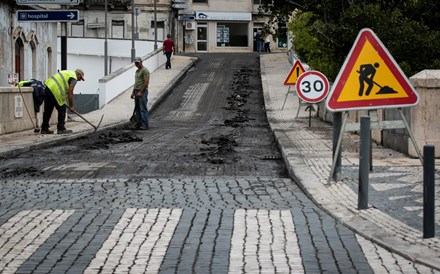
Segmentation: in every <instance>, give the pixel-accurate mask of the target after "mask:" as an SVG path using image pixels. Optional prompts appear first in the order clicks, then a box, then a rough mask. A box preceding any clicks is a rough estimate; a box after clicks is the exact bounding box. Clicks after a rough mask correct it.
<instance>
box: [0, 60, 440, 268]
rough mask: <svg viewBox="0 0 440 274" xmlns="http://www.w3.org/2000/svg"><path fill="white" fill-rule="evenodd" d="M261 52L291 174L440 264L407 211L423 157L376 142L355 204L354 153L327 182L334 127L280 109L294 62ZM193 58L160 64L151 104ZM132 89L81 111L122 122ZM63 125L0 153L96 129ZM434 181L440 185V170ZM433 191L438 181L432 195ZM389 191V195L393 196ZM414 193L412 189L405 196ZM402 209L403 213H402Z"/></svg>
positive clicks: (291, 105)
mask: <svg viewBox="0 0 440 274" xmlns="http://www.w3.org/2000/svg"><path fill="white" fill-rule="evenodd" d="M260 57H261V59H260V64H261V77H262V84H263V90H264V96H265V104H266V111H267V117H268V120H269V123H270V126H271V128H272V130H273V132H274V135H275V137H276V139H277V141H278V143H279V146H280V149H281V151H282V154H283V158H284V161H285V163H286V165H287V167H288V169H289V174H290V176H291V177H292V178H293V179H294V180H295V181H296V182H297V183H298V184H299V186H300V187H302V188H303V189H304V191H305V192H306V193H307V194H308V196H309V197H310V198H311V199H313V200H314V201H315V202H316V203H317V204H318V205H320V206H321V208H323V209H324V210H326V211H327V212H328V213H329V214H331V215H332V216H333V217H334V218H336V219H338V220H339V221H340V222H341V223H344V224H345V225H347V226H348V227H350V228H351V229H353V230H354V231H356V232H357V233H359V234H360V235H362V236H363V237H365V238H367V239H369V240H371V241H373V242H375V243H378V244H380V245H381V246H383V247H385V248H387V249H388V250H390V251H393V252H396V253H398V254H400V255H402V256H403V257H405V258H407V259H409V260H412V261H414V262H417V263H422V264H425V265H428V266H430V267H433V268H435V269H437V270H440V238H439V231H438V230H437V233H436V235H437V236H436V237H435V238H431V239H423V233H422V231H421V229H415V228H414V227H422V225H423V224H419V226H414V225H413V226H409V225H408V223H409V222H411V221H412V219H414V218H411V216H413V215H411V214H410V213H411V212H412V214H415V216H418V215H417V214H418V212H420V205H423V201H420V188H422V189H423V186H421V184H420V182H421V180H422V172H423V170H422V167H421V165H420V161H419V160H418V159H412V158H409V157H407V156H405V155H403V154H399V153H396V152H390V151H389V150H387V149H384V148H380V147H378V148H375V149H374V152H373V156H374V159H373V164H374V171H373V172H372V173H371V174H370V190H371V191H370V195H371V196H370V203H371V206H370V207H369V209H367V210H357V183H358V163H359V160H358V156H357V153H352V152H344V151H343V159H342V173H341V175H342V181H339V182H334V181H332V182H331V183H330V184H327V179H328V176H329V174H330V168H331V162H332V159H331V155H332V141H331V138H330V139H329V138H328V136H331V131H332V127H331V125H329V124H327V123H324V122H320V121H318V120H317V119H316V118H315V119H313V121H312V126H311V127H309V126H308V120H307V118H305V117H306V115H307V114H308V112H305V111H304V110H301V111H300V113H301V115H300V117H299V118H297V119H295V116H296V113H297V110H298V99H297V97H294V96H293V95H292V94H289V96H288V98H287V102H286V105H285V108H284V109H281V106H282V105H283V102H284V99H285V96H286V92H287V87H286V86H284V85H283V82H284V78H285V77H286V75H287V73H288V72H289V71H290V68H291V64H290V63H289V62H288V60H287V55H286V54H285V53H276V54H264V55H261V56H260ZM195 61H196V60H195V59H193V58H190V57H185V56H175V57H174V59H173V69H172V70H165V68H164V66H162V67H161V68H159V69H158V70H156V71H154V72H153V73H152V75H151V82H150V87H149V104H148V105H149V109H151V108H154V107H155V106H156V105H157V103H158V102H159V101H160V100H161V98H162V97H163V96H164V95H165V94H166V93H167V92H169V91H171V90H172V87H173V86H174V85H175V84H177V83H178V82H179V80H180V79H181V78H182V77H183V76H184V75H185V73H186V72H187V71H188V70H189V69H190V68H191V66H192V65H193V63H194V62H195ZM130 93H131V90H127V91H125V92H124V93H123V94H121V95H120V96H118V97H117V98H115V99H114V100H113V101H111V102H110V103H109V104H107V105H106V106H105V107H104V108H102V109H99V110H96V111H93V112H91V113H87V114H85V115H84V117H85V118H86V119H88V120H89V121H91V122H92V123H93V124H95V125H96V124H98V123H99V120H100V119H101V117H102V115H104V118H103V120H102V123H101V126H100V129H104V128H108V127H111V126H115V125H118V124H122V123H126V122H127V121H128V119H129V118H130V116H131V115H132V111H133V101H132V99H130ZM303 108H304V107H303ZM66 126H67V128H68V129H72V130H73V131H74V133H73V134H71V135H57V134H54V135H40V134H35V133H34V132H33V129H31V130H27V131H24V132H18V133H13V134H7V135H2V136H0V158H2V157H9V156H11V155H14V154H18V153H20V152H23V151H28V150H32V149H36V148H38V147H43V146H47V145H50V144H54V143H57V142H64V141H67V140H70V139H73V138H77V137H79V136H83V135H87V134H89V133H90V132H93V130H94V129H93V128H92V127H91V126H90V125H89V124H87V123H86V122H84V121H82V120H81V119H80V118H79V117H75V118H74V121H70V122H68V123H67V124H66ZM344 138H345V137H344ZM439 164H440V161H439V160H437V162H436V166H439ZM436 183H437V186H439V183H440V180H439V178H438V176H437V177H436ZM402 187H405V189H407V190H408V193H406V194H402V193H400V191H402V189H401V188H402ZM438 189H439V187H437V193H438V191H439V190H438ZM373 191H374V192H373ZM394 192H395V194H393V193H394ZM373 193H374V195H373ZM390 193H391V194H392V195H394V196H392V197H391V196H390ZM414 193H415V194H416V195H413V196H411V195H410V194H414ZM413 197H417V198H413ZM437 197H439V195H438V194H437ZM393 201H398V205H404V206H399V208H397V209H396V208H393V207H392V206H391V203H392V202H393ZM400 208H403V209H400ZM398 210H401V211H398ZM402 212H406V213H404V214H402ZM439 215H440V213H439V205H437V215H436V220H437V227H438V224H439ZM419 217H420V216H419ZM408 218H409V219H410V220H408Z"/></svg>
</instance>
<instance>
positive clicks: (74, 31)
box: [70, 20, 84, 37]
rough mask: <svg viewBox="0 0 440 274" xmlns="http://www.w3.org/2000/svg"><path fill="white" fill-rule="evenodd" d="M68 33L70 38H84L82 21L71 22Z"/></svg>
mask: <svg viewBox="0 0 440 274" xmlns="http://www.w3.org/2000/svg"><path fill="white" fill-rule="evenodd" d="M70 33H71V36H72V37H84V20H79V21H78V22H72V24H71V27H70Z"/></svg>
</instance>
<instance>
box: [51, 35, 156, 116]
mask: <svg viewBox="0 0 440 274" xmlns="http://www.w3.org/2000/svg"><path fill="white" fill-rule="evenodd" d="M104 42H105V40H104V39H96V38H70V37H69V38H68V39H67V69H71V70H74V69H76V68H81V69H83V70H84V74H85V75H84V76H85V79H86V80H85V81H84V82H82V81H80V82H79V83H78V84H77V86H76V87H75V94H97V93H99V94H100V96H99V97H100V98H99V107H102V106H103V105H104V104H105V103H107V102H109V101H110V100H111V99H113V98H114V97H115V96H117V95H118V94H119V93H117V92H123V91H124V90H125V89H126V88H128V87H129V86H127V87H126V88H125V89H124V90H122V91H121V90H118V89H114V90H116V93H117V94H115V92H113V91H109V90H110V89H109V88H107V91H103V90H100V84H99V82H100V79H101V78H103V77H104V76H105V75H104ZM58 45H61V41H60V39H58ZM107 45H108V68H109V71H108V73H109V75H110V74H112V73H115V72H117V73H116V74H118V73H120V71H119V72H118V70H119V69H120V68H123V67H126V66H129V67H130V66H132V67H133V69H134V68H135V67H134V64H132V63H131V50H132V41H131V40H118V39H107ZM158 46H160V47H162V44H161V43H160V44H159V45H158ZM134 48H135V51H136V56H140V57H146V56H147V55H148V54H150V53H152V52H153V51H154V42H152V41H135V47H134ZM150 57H151V56H150ZM159 61H163V60H159ZM148 64H149V63H148V62H145V63H144V65H145V66H147V65H148ZM162 64H163V63H160V62H157V61H155V62H154V64H153V65H151V66H150V67H148V66H147V67H148V68H149V69H150V72H153V71H154V70H156V69H157V67H159V66H160V65H162ZM57 68H58V69H60V68H61V47H58V53H57ZM133 75H134V71H133V73H132V74H131V77H130V78H129V79H125V78H124V77H123V76H121V77H123V78H124V79H119V80H117V81H121V83H122V85H123V86H126V85H127V83H129V84H131V85H133V79H134V78H133V77H134V76H133ZM112 78H114V77H112ZM117 81H115V82H114V84H115V85H116V82H117ZM102 87H103V86H101V89H102ZM107 92H109V93H107Z"/></svg>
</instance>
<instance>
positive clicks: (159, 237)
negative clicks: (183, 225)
mask: <svg viewBox="0 0 440 274" xmlns="http://www.w3.org/2000/svg"><path fill="white" fill-rule="evenodd" d="M181 214H182V210H181V209H134V208H130V209H127V210H126V211H125V213H124V215H123V216H122V217H121V220H120V221H119V222H118V224H117V225H116V226H115V228H114V229H113V232H112V233H111V235H110V236H109V237H108V239H107V240H106V241H105V242H104V244H103V246H102V248H101V249H100V250H99V251H98V253H97V254H96V257H95V259H94V260H93V261H92V262H91V263H90V265H89V267H88V268H87V269H86V271H85V272H84V273H128V272H130V273H157V272H158V271H159V267H160V265H161V263H162V260H163V257H164V256H165V252H166V250H167V247H168V244H169V242H170V240H171V238H172V236H173V232H174V230H175V228H176V226H177V223H178V222H179V219H180V216H181Z"/></svg>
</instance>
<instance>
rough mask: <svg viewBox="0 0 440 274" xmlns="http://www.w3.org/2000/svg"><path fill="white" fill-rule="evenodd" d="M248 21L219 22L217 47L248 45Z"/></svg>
mask: <svg viewBox="0 0 440 274" xmlns="http://www.w3.org/2000/svg"><path fill="white" fill-rule="evenodd" d="M248 36H249V34H248V23H226V22H222V23H218V24H217V47H247V46H248Z"/></svg>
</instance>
